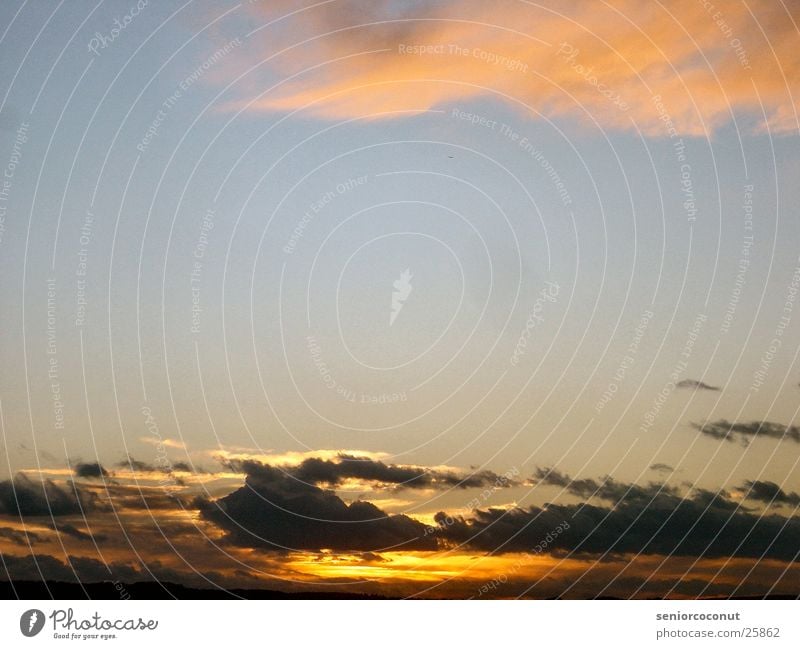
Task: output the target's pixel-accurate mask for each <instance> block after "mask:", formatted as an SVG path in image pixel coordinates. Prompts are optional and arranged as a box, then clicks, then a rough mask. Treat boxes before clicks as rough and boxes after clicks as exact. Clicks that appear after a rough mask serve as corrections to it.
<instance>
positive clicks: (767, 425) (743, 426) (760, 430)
mask: <svg viewBox="0 0 800 649" xmlns="http://www.w3.org/2000/svg"><path fill="white" fill-rule="evenodd" d="M692 426H694V427H695V428H696V429H697V430H699V431H700V432H701V433H703V435H708V436H709V437H713V438H714V439H720V440H723V439H724V440H726V441H729V442H732V441H734V440H736V439H738V440H739V441H742V442H745V443H746V442H748V441H749V440H750V439H752V438H754V437H768V438H772V439H779V440H784V439H785V440H789V441H792V442H795V443H797V444H800V428H798V427H797V426H784V425H783V424H776V423H774V422H771V421H751V422H743V423H737V424H734V423H731V422H729V421H727V420H726V419H718V420H717V421H711V422H706V423H704V424H695V423H693V424H692Z"/></svg>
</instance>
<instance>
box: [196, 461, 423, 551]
mask: <svg viewBox="0 0 800 649" xmlns="http://www.w3.org/2000/svg"><path fill="white" fill-rule="evenodd" d="M237 467H238V469H239V470H242V471H244V472H245V473H246V475H247V478H246V480H245V485H244V486H243V487H241V488H240V489H237V490H236V491H234V492H232V493H230V494H228V495H227V496H224V497H222V498H220V499H218V500H216V501H209V502H205V503H203V502H202V501H200V502H199V503H198V504H199V506H200V507H201V510H200V511H201V514H202V516H203V517H204V518H206V519H207V520H209V521H211V522H213V523H215V524H216V525H218V526H219V527H221V528H222V529H223V530H225V531H226V532H227V533H228V539H229V540H230V541H231V542H232V543H234V544H236V545H242V546H246V547H260V548H264V549H272V550H282V549H295V550H321V549H324V548H329V549H333V550H340V551H360V552H379V551H381V550H388V549H397V550H400V549H405V550H435V549H436V547H437V544H436V540H435V539H434V538H433V537H432V536H426V534H425V529H426V528H425V526H424V525H423V524H422V523H420V522H418V521H415V520H413V519H411V518H409V517H408V516H403V515H394V516H390V515H388V514H386V513H385V512H383V511H382V510H380V509H379V508H378V507H376V506H375V505H373V504H372V503H369V502H364V501H356V502H353V503H351V504H350V505H348V504H347V503H345V502H344V501H343V500H342V499H341V498H339V497H338V496H337V495H336V494H335V493H333V492H332V491H328V490H323V489H321V488H319V487H317V486H315V485H311V484H308V483H306V482H302V481H300V480H298V479H297V478H296V477H294V476H291V475H289V474H287V473H286V472H285V471H283V470H281V469H277V468H275V467H272V466H269V465H265V464H260V463H258V462H255V461H250V460H246V461H242V462H238V463H237Z"/></svg>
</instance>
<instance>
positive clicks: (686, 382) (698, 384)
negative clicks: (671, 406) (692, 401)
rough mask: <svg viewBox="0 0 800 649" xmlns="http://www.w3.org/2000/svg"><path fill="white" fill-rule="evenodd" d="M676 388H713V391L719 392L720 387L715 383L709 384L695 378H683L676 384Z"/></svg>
mask: <svg viewBox="0 0 800 649" xmlns="http://www.w3.org/2000/svg"><path fill="white" fill-rule="evenodd" d="M675 387H676V388H682V389H685V390H711V391H712V392H719V388H718V387H717V386H715V385H708V383H703V382H702V381H695V380H694V379H683V381H678V383H676V384H675Z"/></svg>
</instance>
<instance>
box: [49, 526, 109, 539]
mask: <svg viewBox="0 0 800 649" xmlns="http://www.w3.org/2000/svg"><path fill="white" fill-rule="evenodd" d="M50 528H51V529H53V530H55V531H56V532H59V533H60V534H66V535H67V536H71V537H72V538H74V539H77V540H78V541H91V540H92V538H94V541H96V542H97V543H103V542H104V541H106V540H107V539H108V537H107V536H105V535H104V534H91V533H89V534H87V533H86V532H83V531H81V530H79V529H78V528H77V527H75V526H74V525H70V524H69V523H58V524H56V522H55V521H53V522H52V523H50Z"/></svg>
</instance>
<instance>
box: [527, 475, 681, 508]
mask: <svg viewBox="0 0 800 649" xmlns="http://www.w3.org/2000/svg"><path fill="white" fill-rule="evenodd" d="M534 475H535V478H536V479H537V480H538V481H539V482H540V483H542V484H547V485H551V486H556V487H563V488H564V489H566V490H567V491H568V492H569V493H571V494H573V495H575V496H580V497H581V498H599V499H600V500H608V501H611V502H618V501H622V500H625V501H627V502H649V501H652V500H653V499H659V498H661V497H662V496H670V497H674V496H675V495H676V494H677V493H678V491H677V487H670V486H667V485H665V484H662V483H652V482H651V483H650V484H648V485H647V486H644V487H642V486H640V485H637V484H632V483H625V482H618V481H616V480H614V479H613V478H611V477H610V476H606V477H605V478H603V480H601V481H597V480H592V479H582V480H573V479H571V478H570V477H569V476H568V475H567V474H565V473H561V472H559V471H557V470H556V469H548V468H537V469H536V472H535V474H534Z"/></svg>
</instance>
